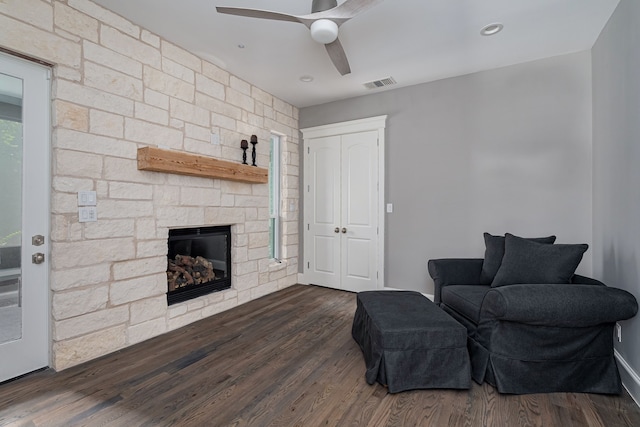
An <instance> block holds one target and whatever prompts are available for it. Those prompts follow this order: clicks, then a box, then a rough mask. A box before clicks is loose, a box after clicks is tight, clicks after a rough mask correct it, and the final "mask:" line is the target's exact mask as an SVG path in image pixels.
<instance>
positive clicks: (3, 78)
mask: <svg viewBox="0 0 640 427" xmlns="http://www.w3.org/2000/svg"><path fill="white" fill-rule="evenodd" d="M49 94H50V91H49V70H48V69H47V68H45V67H42V66H39V65H36V64H32V63H30V62H28V61H25V60H22V59H18V58H14V57H12V56H9V55H5V54H2V53H0V360H2V363H0V381H4V380H7V379H10V378H14V377H16V376H19V375H22V374H24V373H27V372H30V371H33V370H36V369H39V368H42V367H45V366H47V365H48V363H49V335H48V329H49V328H48V319H49V304H48V301H49V298H48V295H49V294H48V269H49V266H48V259H49V253H48V248H49V242H48V240H49V233H48V213H49V203H48V201H49V181H50V180H49V133H50V121H49V103H50V95H49Z"/></svg>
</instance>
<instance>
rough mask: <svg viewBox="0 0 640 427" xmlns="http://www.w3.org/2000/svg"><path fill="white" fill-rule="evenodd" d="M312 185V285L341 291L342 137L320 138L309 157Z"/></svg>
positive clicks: (309, 232) (308, 233) (309, 229)
mask: <svg viewBox="0 0 640 427" xmlns="http://www.w3.org/2000/svg"><path fill="white" fill-rule="evenodd" d="M307 166H308V168H309V169H308V170H309V173H308V175H307V176H308V177H309V182H308V183H307V190H308V191H307V196H306V197H308V200H309V201H310V203H309V204H308V205H309V206H310V207H311V210H310V212H307V214H308V221H307V230H306V233H305V235H306V236H307V237H308V241H306V244H305V245H306V247H307V248H308V261H307V274H308V276H309V280H311V281H312V283H315V284H318V285H323V286H330V287H332V288H338V289H339V288H340V275H341V260H340V246H341V245H340V222H341V217H340V215H341V214H340V212H341V210H340V194H341V184H340V169H341V168H340V137H339V136H330V137H327V138H318V139H315V140H314V141H313V144H310V145H309V150H308V153H307Z"/></svg>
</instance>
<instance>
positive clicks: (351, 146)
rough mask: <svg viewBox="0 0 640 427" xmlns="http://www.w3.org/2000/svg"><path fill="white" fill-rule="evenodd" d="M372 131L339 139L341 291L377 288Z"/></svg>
mask: <svg viewBox="0 0 640 427" xmlns="http://www.w3.org/2000/svg"><path fill="white" fill-rule="evenodd" d="M377 135H378V133H377V132H375V131H372V132H360V133H353V134H348V135H343V136H342V156H341V157H342V159H341V161H342V173H341V179H342V188H341V191H342V203H341V205H342V209H341V211H342V212H341V230H340V231H341V233H340V234H341V236H342V237H341V251H340V252H341V263H342V273H341V282H342V288H343V289H345V290H348V291H353V292H359V291H366V290H373V289H376V287H377V254H378V151H377Z"/></svg>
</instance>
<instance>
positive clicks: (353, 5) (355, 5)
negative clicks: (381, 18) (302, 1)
mask: <svg viewBox="0 0 640 427" xmlns="http://www.w3.org/2000/svg"><path fill="white" fill-rule="evenodd" d="M383 1H384V0H346V1H345V2H344V3H342V4H341V5H339V6H337V7H334V8H333V9H329V10H327V11H325V12H320V13H325V14H327V16H325V18H327V19H332V18H335V19H340V20H342V21H343V22H344V21H347V20H349V19H351V18H353V17H355V16H356V15H359V14H361V13H363V12H365V11H366V10H368V9H371V8H372V7H374V6H377V5H378V4H380V3H382V2H383Z"/></svg>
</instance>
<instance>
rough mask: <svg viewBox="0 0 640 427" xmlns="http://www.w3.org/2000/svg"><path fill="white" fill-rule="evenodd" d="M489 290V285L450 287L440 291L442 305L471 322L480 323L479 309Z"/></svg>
mask: <svg viewBox="0 0 640 427" xmlns="http://www.w3.org/2000/svg"><path fill="white" fill-rule="evenodd" d="M489 290H491V286H489V285H451V286H445V287H444V288H443V289H442V295H441V299H442V303H443V304H445V305H447V306H449V307H452V308H455V310H456V311H457V312H458V313H459V314H461V315H463V316H464V317H466V318H467V319H469V320H470V321H472V322H473V323H474V324H476V325H477V324H478V323H479V322H480V309H481V308H482V301H483V300H484V296H485V295H486V294H487V292H488V291H489Z"/></svg>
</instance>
